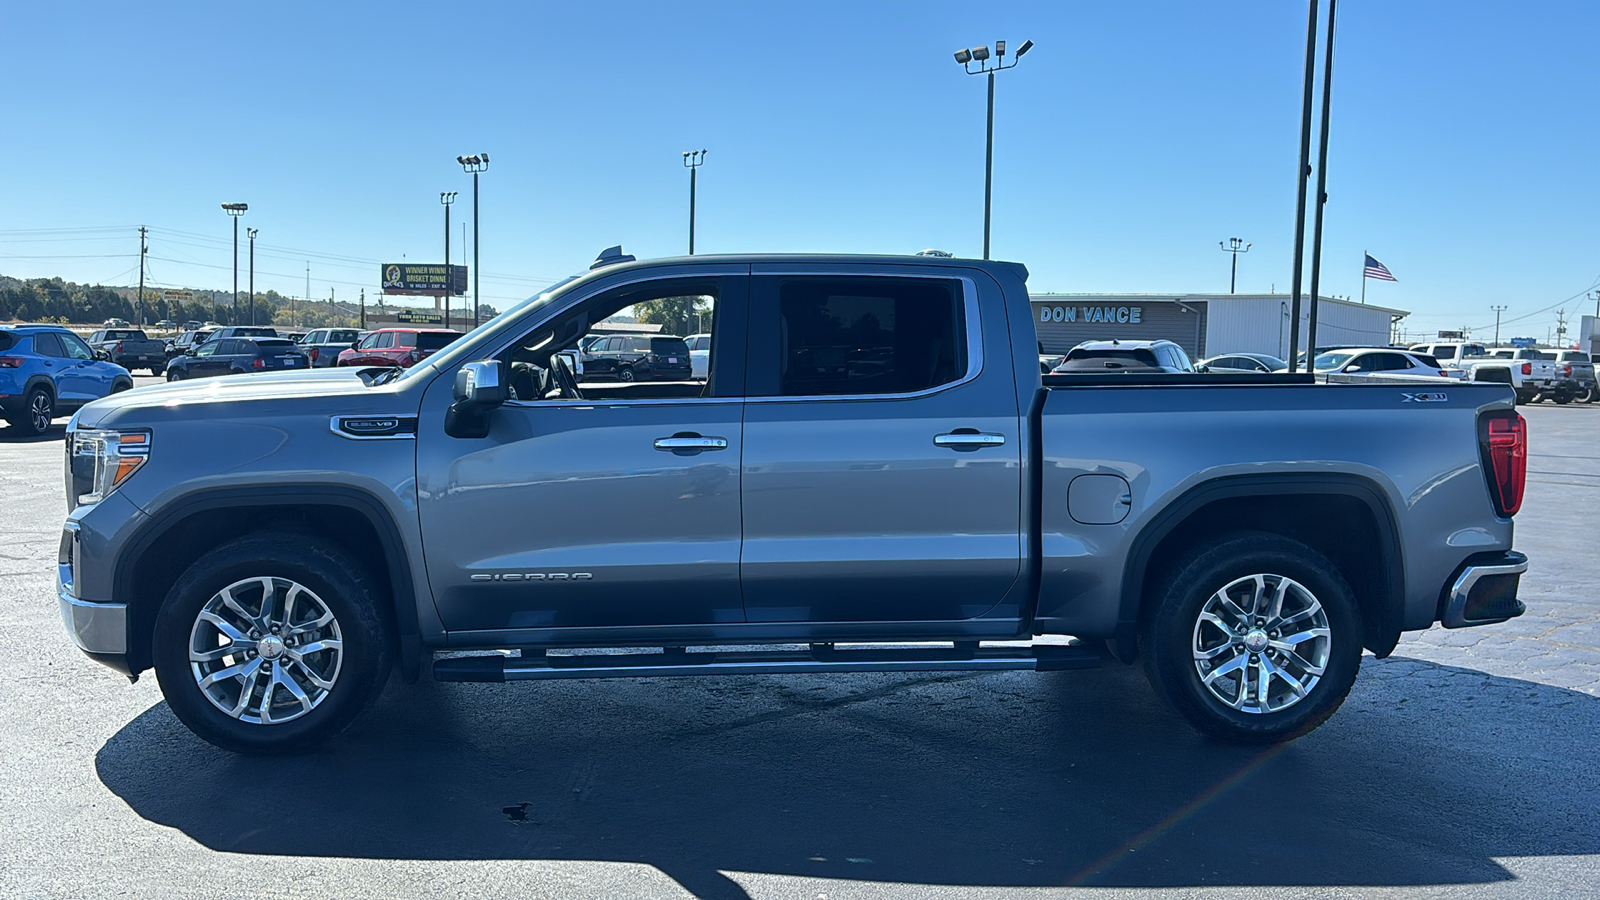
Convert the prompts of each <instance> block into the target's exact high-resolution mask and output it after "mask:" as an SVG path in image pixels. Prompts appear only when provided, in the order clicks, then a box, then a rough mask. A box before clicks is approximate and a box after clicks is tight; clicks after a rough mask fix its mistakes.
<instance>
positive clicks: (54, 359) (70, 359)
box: [0, 325, 133, 435]
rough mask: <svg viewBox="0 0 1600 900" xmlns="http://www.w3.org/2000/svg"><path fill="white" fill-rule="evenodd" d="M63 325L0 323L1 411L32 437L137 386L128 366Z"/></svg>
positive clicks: (8, 419)
mask: <svg viewBox="0 0 1600 900" xmlns="http://www.w3.org/2000/svg"><path fill="white" fill-rule="evenodd" d="M105 355H106V354H105V352H104V351H101V352H100V353H99V354H96V353H95V352H94V351H93V350H91V349H89V345H88V344H85V343H84V342H83V339H82V338H80V337H78V336H77V335H75V334H73V333H72V332H70V331H68V330H67V329H65V328H62V327H61V326H60V325H0V415H3V416H4V417H5V420H6V421H7V422H10V423H11V427H12V428H15V429H17V430H18V431H21V432H22V433H23V434H27V435H40V434H44V433H45V431H46V430H48V429H49V428H50V422H51V420H52V419H54V418H56V417H57V416H65V415H70V414H71V413H73V412H74V411H76V410H77V409H78V407H80V406H83V405H84V404H86V403H88V402H89V401H91V400H99V399H100V398H101V397H104V396H106V395H107V394H115V393H116V392H118V391H125V390H127V389H128V388H131V387H133V376H132V375H129V374H128V370H127V369H124V368H123V367H121V366H119V365H117V364H116V363H113V362H109V361H107V360H106V359H104V358H103V357H104V356H105Z"/></svg>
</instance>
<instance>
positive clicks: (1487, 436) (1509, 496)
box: [1478, 411, 1528, 517]
mask: <svg viewBox="0 0 1600 900" xmlns="http://www.w3.org/2000/svg"><path fill="white" fill-rule="evenodd" d="M1478 449H1479V452H1480V455H1481V456H1482V457H1483V470H1484V472H1483V474H1484V477H1486V478H1487V479H1488V480H1489V497H1490V498H1491V499H1493V500H1494V508H1495V512H1498V513H1499V514H1500V515H1502V516H1506V517H1510V516H1514V515H1516V514H1517V510H1519V509H1521V508H1522V491H1523V487H1524V486H1525V484H1526V483H1527V478H1528V423H1527V422H1526V421H1525V420H1524V419H1523V418H1522V416H1521V415H1519V414H1517V413H1515V412H1511V411H1502V412H1495V413H1489V414H1488V415H1486V416H1484V417H1483V418H1481V419H1479V420H1478Z"/></svg>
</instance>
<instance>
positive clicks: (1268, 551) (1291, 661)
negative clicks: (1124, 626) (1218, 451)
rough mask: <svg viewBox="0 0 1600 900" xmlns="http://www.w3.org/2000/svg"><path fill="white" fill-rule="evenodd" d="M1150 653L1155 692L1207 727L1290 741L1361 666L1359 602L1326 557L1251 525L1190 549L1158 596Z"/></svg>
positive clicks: (1149, 625)
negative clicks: (1214, 541)
mask: <svg viewBox="0 0 1600 900" xmlns="http://www.w3.org/2000/svg"><path fill="white" fill-rule="evenodd" d="M1151 599H1152V600H1153V602H1154V603H1155V606H1154V607H1153V609H1152V610H1151V611H1150V614H1149V615H1148V616H1147V617H1146V619H1145V622H1144V628H1143V634H1142V638H1143V640H1142V646H1141V648H1140V649H1141V652H1142V654H1143V656H1144V660H1145V673H1146V674H1147V675H1148V676H1149V679H1150V682H1151V684H1152V685H1153V686H1154V687H1155V689H1156V692H1157V693H1158V694H1160V695H1161V696H1162V697H1163V698H1164V699H1166V700H1167V702H1168V703H1170V704H1171V705H1172V706H1173V707H1174V708H1175V709H1176V710H1177V711H1178V712H1179V713H1181V714H1182V715H1183V716H1184V718H1186V719H1188V721H1189V723H1190V724H1191V725H1193V726H1194V727H1195V728H1196V729H1197V730H1199V731H1200V732H1202V733H1204V734H1208V735H1211V736H1213V737H1218V738H1223V739H1226V740H1230V741H1236V742H1241V743H1276V742H1279V741H1286V740H1292V739H1294V738H1296V737H1299V736H1300V735H1303V734H1305V733H1307V732H1309V731H1311V730H1312V729H1314V728H1316V727H1317V726H1318V725H1320V724H1322V723H1323V722H1324V721H1325V720H1326V719H1327V718H1328V717H1329V716H1331V715H1333V712H1334V710H1336V709H1338V708H1339V705H1340V704H1341V703H1343V702H1344V698H1345V696H1346V695H1347V694H1348V693H1349V692H1350V686H1351V685H1352V684H1354V682H1355V677H1356V671H1357V670H1358V669H1359V668H1360V666H1361V634H1362V631H1361V613H1360V609H1359V608H1358V607H1357V606H1356V602H1355V598H1354V595H1353V594H1352V592H1351V590H1350V586H1349V585H1348V584H1346V583H1345V580H1344V577H1343V576H1342V575H1340V574H1339V570H1338V569H1337V568H1335V567H1334V565H1333V564H1332V563H1330V562H1329V561H1328V560H1327V558H1326V557H1324V556H1323V555H1322V554H1320V553H1318V552H1316V551H1315V550H1313V549H1311V548H1310V547H1307V546H1306V545H1305V544H1302V543H1300V542H1298V541H1293V540H1289V539H1288V538H1284V537H1280V536H1278V535H1272V534H1266V533H1262V532H1241V533H1237V534H1235V535H1233V536H1230V537H1227V538H1224V539H1222V540H1220V541H1218V542H1216V543H1212V544H1208V545H1205V546H1203V547H1199V548H1196V549H1194V550H1192V551H1190V552H1189V553H1188V554H1187V555H1185V556H1184V557H1183V558H1181V559H1179V560H1177V561H1176V562H1175V564H1174V565H1173V566H1172V567H1171V568H1169V569H1168V572H1167V577H1166V578H1165V579H1163V580H1162V582H1161V583H1160V585H1159V586H1158V589H1157V593H1156V595H1155V596H1154V597H1153V598H1151Z"/></svg>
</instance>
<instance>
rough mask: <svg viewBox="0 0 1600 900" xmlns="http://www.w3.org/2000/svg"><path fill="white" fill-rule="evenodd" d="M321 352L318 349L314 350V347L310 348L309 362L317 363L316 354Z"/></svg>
mask: <svg viewBox="0 0 1600 900" xmlns="http://www.w3.org/2000/svg"><path fill="white" fill-rule="evenodd" d="M321 352H322V351H321V350H319V349H318V348H316V347H312V348H311V361H312V362H316V361H317V354H318V353H321Z"/></svg>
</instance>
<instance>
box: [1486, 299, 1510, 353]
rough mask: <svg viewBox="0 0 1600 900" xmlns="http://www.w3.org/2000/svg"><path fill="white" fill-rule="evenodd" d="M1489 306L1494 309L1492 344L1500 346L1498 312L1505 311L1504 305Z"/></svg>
mask: <svg viewBox="0 0 1600 900" xmlns="http://www.w3.org/2000/svg"><path fill="white" fill-rule="evenodd" d="M1489 308H1490V309H1492V310H1494V345H1495V346H1496V347H1498V346H1500V314H1501V313H1503V312H1505V311H1506V307H1504V306H1491V307H1489Z"/></svg>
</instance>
